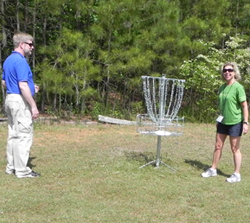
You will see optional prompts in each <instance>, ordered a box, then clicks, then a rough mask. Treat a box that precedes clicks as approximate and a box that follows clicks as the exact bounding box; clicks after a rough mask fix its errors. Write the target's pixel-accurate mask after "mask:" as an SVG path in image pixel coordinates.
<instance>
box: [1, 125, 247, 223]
mask: <svg viewBox="0 0 250 223" xmlns="http://www.w3.org/2000/svg"><path fill="white" fill-rule="evenodd" d="M214 130H215V129H214V126H213V125H206V124H189V123H187V124H186V125H185V131H184V134H183V135H182V136H180V137H162V151H161V155H162V161H163V162H164V163H167V164H168V165H170V166H171V167H173V168H175V169H176V172H175V171H172V170H171V169H169V168H167V167H165V166H164V165H160V167H159V168H155V167H153V166H151V165H149V166H147V167H144V168H142V169H139V167H140V166H142V165H144V164H145V163H147V162H149V161H151V160H153V159H155V155H156V142H157V138H156V137H155V136H149V135H140V134H138V133H136V130H135V126H117V125H107V124H105V125H104V124H98V125H82V124H77V125H74V124H73V125H62V124H61V125H58V124H53V125H46V124H36V126H35V136H34V145H33V148H32V152H31V159H30V165H31V167H32V168H33V169H34V170H35V171H37V172H39V173H41V175H42V177H40V178H36V179H17V178H16V177H15V176H14V175H11V176H9V175H5V174H4V170H5V164H6V160H5V159H6V158H5V145H6V137H7V126H6V125H5V124H3V125H0V135H1V138H0V146H1V148H2V149H1V151H0V153H1V159H0V167H1V170H2V171H1V172H2V173H1V176H0V179H1V180H0V222H3V223H13V222H14V223H16V222H18V223H33V222H34V223H37V222H39V223H43V222H53V223H66V222H67V223H68V222H69V223H71V222H83V223H98V222H102V223H117V222H126V223H139V222H150V223H151V222H152V223H153V222H166V223H184V222H185V223H186V222H188V223H189V222H190V223H210V222H211V223H215V222H216V223H224V222H225V223H226V222H227V223H241V222H242V223H246V222H249V217H250V214H249V208H250V199H249V193H250V192H249V191H250V189H249V185H250V171H249V170H250V168H249V167H250V164H249V160H250V145H249V142H250V140H249V137H250V136H249V134H248V135H245V136H243V137H242V153H243V164H242V172H241V174H242V181H241V182H239V183H235V184H229V183H226V182H225V179H226V177H227V176H229V175H231V174H232V172H233V161H232V155H231V152H230V149H229V144H228V142H227V143H226V145H225V150H224V154H223V157H222V160H221V162H220V166H219V175H218V176H217V177H213V178H208V179H204V178H201V176H200V174H201V172H202V171H203V170H204V169H206V168H207V167H208V166H209V165H210V164H211V157H212V152H213V147H214V134H215V133H214Z"/></svg>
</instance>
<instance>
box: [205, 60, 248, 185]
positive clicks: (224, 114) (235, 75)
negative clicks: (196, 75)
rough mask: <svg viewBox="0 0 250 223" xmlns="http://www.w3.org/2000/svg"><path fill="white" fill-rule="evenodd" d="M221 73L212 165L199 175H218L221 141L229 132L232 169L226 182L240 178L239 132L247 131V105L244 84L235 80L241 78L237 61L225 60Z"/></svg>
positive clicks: (222, 142)
mask: <svg viewBox="0 0 250 223" xmlns="http://www.w3.org/2000/svg"><path fill="white" fill-rule="evenodd" d="M221 76H222V78H223V80H225V81H226V83H225V84H223V85H222V86H221V87H220V89H219V110H220V115H219V117H218V118H217V119H216V121H217V133H216V142H215V149H214V153H213V163H212V166H211V168H209V169H208V170H207V171H205V172H204V173H202V174H201V176H202V177H211V176H216V175H217V170H216V168H217V165H218V163H219V160H220V158H221V155H222V149H223V146H224V142H225V140H226V138H227V136H229V140H230V146H231V151H232V153H233V160H234V173H233V174H232V175H231V176H230V177H229V178H227V179H226V181H227V182H229V183H235V182H239V181H241V176H240V168H241V161H242V155H241V151H240V139H241V135H242V133H243V134H246V133H247V131H248V125H249V123H248V105H247V100H246V94H245V90H244V88H243V86H242V85H241V84H240V83H239V82H238V81H239V80H240V79H241V76H240V72H239V68H238V66H237V64H236V63H234V62H228V63H226V64H224V65H223V66H222V68H221Z"/></svg>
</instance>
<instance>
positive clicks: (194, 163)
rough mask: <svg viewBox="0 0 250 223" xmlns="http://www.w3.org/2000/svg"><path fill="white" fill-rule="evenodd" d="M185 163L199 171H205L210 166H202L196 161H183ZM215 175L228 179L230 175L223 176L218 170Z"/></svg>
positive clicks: (202, 164)
mask: <svg viewBox="0 0 250 223" xmlns="http://www.w3.org/2000/svg"><path fill="white" fill-rule="evenodd" d="M185 163H188V164H189V165H190V166H192V167H195V168H196V169H199V170H204V171H205V170H207V169H208V168H209V167H210V166H209V165H207V164H204V163H202V162H200V161H198V160H189V159H185ZM217 174H218V175H221V176H224V177H230V175H228V174H225V173H224V172H222V171H221V170H220V169H217Z"/></svg>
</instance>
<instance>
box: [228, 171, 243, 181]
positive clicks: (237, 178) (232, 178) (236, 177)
mask: <svg viewBox="0 0 250 223" xmlns="http://www.w3.org/2000/svg"><path fill="white" fill-rule="evenodd" d="M226 181H227V182H229V183H236V182H240V181H241V177H240V174H237V173H234V174H233V175H231V177H229V178H227V179H226Z"/></svg>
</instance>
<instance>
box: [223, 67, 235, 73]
mask: <svg viewBox="0 0 250 223" xmlns="http://www.w3.org/2000/svg"><path fill="white" fill-rule="evenodd" d="M227 71H228V72H233V71H234V69H232V68H230V69H223V73H226V72H227Z"/></svg>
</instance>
